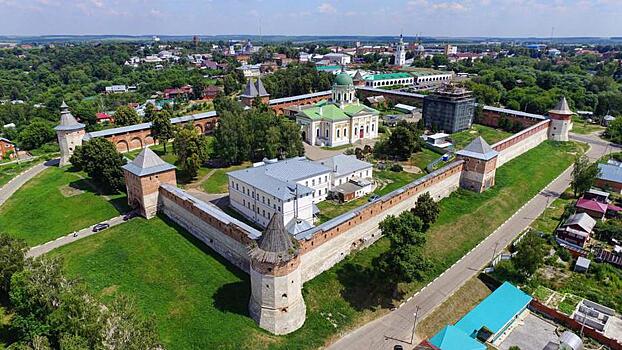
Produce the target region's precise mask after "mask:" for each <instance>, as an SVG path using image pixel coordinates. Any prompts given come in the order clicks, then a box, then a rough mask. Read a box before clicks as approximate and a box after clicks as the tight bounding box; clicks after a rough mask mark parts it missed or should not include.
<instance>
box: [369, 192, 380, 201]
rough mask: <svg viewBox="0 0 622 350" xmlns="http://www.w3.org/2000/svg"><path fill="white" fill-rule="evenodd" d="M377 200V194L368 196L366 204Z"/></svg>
mask: <svg viewBox="0 0 622 350" xmlns="http://www.w3.org/2000/svg"><path fill="white" fill-rule="evenodd" d="M378 198H380V196H379V195H377V194H372V195H371V196H369V198H367V201H368V202H373V201H376V200H378Z"/></svg>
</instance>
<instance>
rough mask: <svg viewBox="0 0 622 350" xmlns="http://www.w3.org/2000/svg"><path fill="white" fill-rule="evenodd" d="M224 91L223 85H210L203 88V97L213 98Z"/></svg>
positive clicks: (205, 98)
mask: <svg viewBox="0 0 622 350" xmlns="http://www.w3.org/2000/svg"><path fill="white" fill-rule="evenodd" d="M222 91H223V88H222V86H216V85H208V86H206V87H205V88H204V89H203V99H204V100H213V99H215V98H216V96H218V94H219V93H221V92H222Z"/></svg>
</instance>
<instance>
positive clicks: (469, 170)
mask: <svg viewBox="0 0 622 350" xmlns="http://www.w3.org/2000/svg"><path fill="white" fill-rule="evenodd" d="M456 155H457V156H458V159H462V160H464V162H465V163H464V170H463V171H462V176H461V177H460V187H462V188H466V189H469V190H472V191H475V192H484V191H485V190H487V189H489V188H490V187H492V186H494V185H495V173H496V169H497V156H498V153H497V151H495V150H494V149H492V147H490V145H488V143H486V141H485V140H484V139H483V138H482V137H481V136H480V137H478V138H476V139H475V140H473V141H472V142H471V143H470V144H469V145H468V146H466V148H464V149H463V150H460V151H458V152H456Z"/></svg>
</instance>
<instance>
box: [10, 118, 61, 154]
mask: <svg viewBox="0 0 622 350" xmlns="http://www.w3.org/2000/svg"><path fill="white" fill-rule="evenodd" d="M55 136H56V133H55V132H54V127H53V126H52V123H50V122H47V121H45V120H41V119H37V120H34V121H32V122H31V123H30V124H28V126H27V127H25V128H24V129H23V130H22V131H20V133H19V138H18V140H19V144H20V145H21V147H22V148H24V149H27V150H31V149H35V148H39V147H41V146H43V144H45V143H48V142H50V141H52V140H54V137H55Z"/></svg>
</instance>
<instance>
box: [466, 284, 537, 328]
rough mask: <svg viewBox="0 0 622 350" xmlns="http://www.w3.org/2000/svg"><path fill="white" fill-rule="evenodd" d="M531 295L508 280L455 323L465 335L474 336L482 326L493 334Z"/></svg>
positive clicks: (511, 317)
mask: <svg viewBox="0 0 622 350" xmlns="http://www.w3.org/2000/svg"><path fill="white" fill-rule="evenodd" d="M531 299H532V298H531V297H530V296H529V295H527V294H526V293H525V292H523V291H522V290H520V289H518V288H516V287H515V286H513V285H512V284H511V283H509V282H504V283H503V284H502V285H501V287H499V288H497V289H496V290H495V291H494V292H492V294H490V295H489V296H488V297H487V298H486V299H484V300H483V301H482V302H481V303H479V304H478V305H477V306H476V307H475V308H473V310H471V311H470V312H469V313H468V314H466V315H464V317H462V318H461V319H460V321H458V322H457V323H456V327H458V328H460V329H461V330H462V331H464V332H465V333H466V334H467V335H469V336H471V337H475V335H476V334H477V332H478V331H479V330H480V329H481V328H482V327H484V326H486V328H488V329H490V330H491V331H492V332H493V334H497V333H498V332H499V331H501V330H503V329H505V327H506V326H507V325H508V323H510V322H511V321H512V320H513V319H514V318H515V317H516V316H517V315H518V314H520V313H521V312H522V311H523V310H524V309H525V308H526V307H527V305H528V304H529V303H530V302H531Z"/></svg>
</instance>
